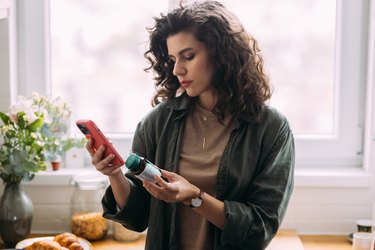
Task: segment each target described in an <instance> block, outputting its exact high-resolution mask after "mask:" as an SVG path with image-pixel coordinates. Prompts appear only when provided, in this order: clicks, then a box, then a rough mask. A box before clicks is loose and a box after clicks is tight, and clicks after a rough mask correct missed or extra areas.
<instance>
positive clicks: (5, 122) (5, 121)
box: [0, 112, 11, 124]
mask: <svg viewBox="0 0 375 250" xmlns="http://www.w3.org/2000/svg"><path fill="white" fill-rule="evenodd" d="M0 118H1V120H2V121H3V122H4V124H9V123H11V121H10V119H9V117H8V115H7V114H5V113H3V112H0Z"/></svg>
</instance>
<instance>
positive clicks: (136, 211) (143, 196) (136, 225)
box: [102, 123, 150, 232]
mask: <svg viewBox="0 0 375 250" xmlns="http://www.w3.org/2000/svg"><path fill="white" fill-rule="evenodd" d="M135 145H136V149H134V147H135ZM142 145H143V129H142V123H140V124H138V126H137V129H136V132H135V135H134V139H133V151H135V152H137V153H138V154H140V155H144V151H143V150H142ZM125 176H126V178H127V179H128V180H129V183H130V194H129V200H128V203H127V204H126V206H124V207H123V208H122V209H119V207H118V206H117V203H116V200H115V198H114V195H113V193H112V188H111V186H110V187H108V188H107V190H106V192H105V195H104V197H103V199H102V206H103V210H104V211H103V217H104V218H106V219H109V220H113V221H115V222H118V223H121V224H122V225H123V226H125V227H126V228H128V229H130V230H134V231H138V232H142V231H144V230H145V229H146V228H147V227H148V218H149V210H150V194H149V193H148V192H147V191H146V190H145V189H144V188H143V185H142V181H140V180H139V179H138V178H137V177H135V176H134V175H133V174H131V173H126V174H125Z"/></svg>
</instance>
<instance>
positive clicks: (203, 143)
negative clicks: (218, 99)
mask: <svg viewBox="0 0 375 250" xmlns="http://www.w3.org/2000/svg"><path fill="white" fill-rule="evenodd" d="M199 116H200V117H202V120H203V124H204V125H203V141H202V148H203V149H205V147H206V126H207V120H208V119H207V117H206V116H204V115H199Z"/></svg>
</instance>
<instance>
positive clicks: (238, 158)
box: [102, 95, 294, 250]
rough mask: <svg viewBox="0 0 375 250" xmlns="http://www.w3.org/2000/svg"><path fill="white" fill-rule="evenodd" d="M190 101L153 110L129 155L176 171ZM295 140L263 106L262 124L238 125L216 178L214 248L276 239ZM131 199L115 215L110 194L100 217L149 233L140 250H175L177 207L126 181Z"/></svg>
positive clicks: (258, 245)
mask: <svg viewBox="0 0 375 250" xmlns="http://www.w3.org/2000/svg"><path fill="white" fill-rule="evenodd" d="M189 104H190V98H189V97H187V96H186V95H182V96H181V97H179V98H177V99H176V100H173V101H167V102H164V103H161V104H159V105H158V106H156V107H155V108H154V109H153V110H152V111H151V112H150V113H149V114H148V115H147V116H146V117H145V118H144V119H143V120H142V121H141V122H140V123H139V124H138V127H137V130H136V132H135V135H134V140H133V151H134V152H137V153H139V154H140V155H142V156H144V157H146V158H147V159H149V160H150V161H151V162H153V163H155V164H156V165H157V166H158V167H160V168H165V169H166V170H168V171H173V172H178V163H179V155H180V150H181V141H182V137H183V132H184V124H185V122H184V121H185V118H186V114H187V112H188V107H189ZM293 170H294V141H293V135H292V132H291V130H290V128H289V125H288V122H287V120H286V119H285V117H284V116H282V115H281V114H280V113H279V112H277V111H276V110H275V109H272V108H270V107H267V106H264V108H263V109H262V112H261V116H260V120H259V121H254V120H251V119H249V118H248V117H246V116H241V117H240V118H238V126H237V127H236V129H234V130H233V132H232V133H231V135H230V139H229V141H228V144H227V146H226V148H225V150H224V152H223V156H222V158H221V162H220V165H219V169H218V173H217V186H216V193H217V197H216V198H217V199H219V200H222V201H224V204H225V216H226V224H225V227H224V229H223V230H220V229H218V228H217V227H215V226H214V225H212V227H211V235H212V237H213V240H212V242H213V249H247V250H258V249H264V248H265V247H266V246H267V245H268V244H269V242H270V241H271V239H272V238H273V237H274V236H275V234H276V232H277V230H278V228H279V226H280V224H281V221H282V219H283V217H284V214H285V211H286V208H287V205H288V201H289V198H290V196H291V193H292V189H293ZM126 176H127V177H128V179H129V180H130V183H131V193H130V197H129V201H128V204H127V206H126V207H124V208H123V209H121V210H119V209H118V207H117V205H116V202H115V199H114V197H113V194H112V190H111V188H110V187H109V188H108V189H107V191H106V194H105V196H104V197H103V200H102V205H103V208H104V217H105V218H107V219H110V220H113V221H116V222H119V223H121V224H123V225H124V226H125V227H127V228H129V229H132V230H135V231H143V230H145V229H146V228H148V230H147V239H146V249H156V250H167V249H176V250H178V249H177V239H176V235H177V234H176V221H175V219H176V204H173V203H166V202H164V201H160V200H157V199H156V198H154V197H151V196H150V194H149V193H148V192H147V191H145V189H144V188H143V187H142V183H141V182H140V181H139V180H138V179H137V178H135V177H134V176H132V175H131V174H126Z"/></svg>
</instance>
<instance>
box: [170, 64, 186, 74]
mask: <svg viewBox="0 0 375 250" xmlns="http://www.w3.org/2000/svg"><path fill="white" fill-rule="evenodd" d="M184 74H186V69H185V68H184V67H183V65H181V63H178V62H176V63H175V64H174V68H173V75H175V76H180V75H184Z"/></svg>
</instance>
